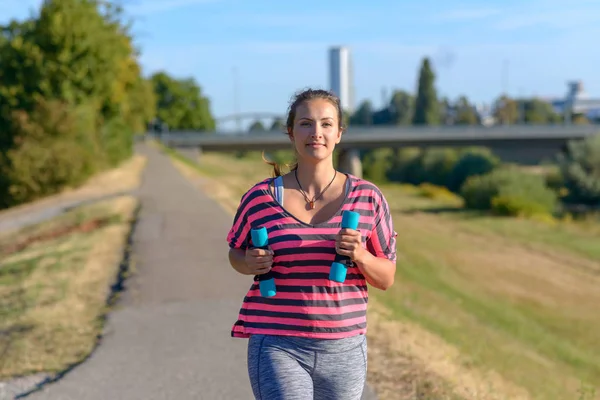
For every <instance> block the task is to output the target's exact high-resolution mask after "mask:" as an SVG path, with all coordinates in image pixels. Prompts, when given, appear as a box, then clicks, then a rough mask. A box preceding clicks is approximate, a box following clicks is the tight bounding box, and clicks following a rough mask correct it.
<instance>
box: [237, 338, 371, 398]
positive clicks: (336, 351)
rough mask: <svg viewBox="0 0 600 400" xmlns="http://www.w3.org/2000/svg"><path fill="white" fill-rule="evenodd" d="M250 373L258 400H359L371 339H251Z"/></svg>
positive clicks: (249, 342) (253, 389) (249, 353)
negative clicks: (368, 343)
mask: <svg viewBox="0 0 600 400" xmlns="http://www.w3.org/2000/svg"><path fill="white" fill-rule="evenodd" d="M248 373H249V376H250V383H251V384H252V391H253V392H254V397H255V398H256V400H310V399H315V400H320V399H327V400H336V399H339V400H360V398H361V396H362V392H363V388H364V386H365V380H366V375H367V339H366V336H364V335H358V336H354V337H350V338H347V339H335V340H331V339H309V338H301V337H289V336H270V335H252V336H251V337H250V339H249V341H248Z"/></svg>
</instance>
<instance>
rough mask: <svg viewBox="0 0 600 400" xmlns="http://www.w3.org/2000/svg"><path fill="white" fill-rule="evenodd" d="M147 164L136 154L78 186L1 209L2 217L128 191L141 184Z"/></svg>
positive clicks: (15, 215)
mask: <svg viewBox="0 0 600 400" xmlns="http://www.w3.org/2000/svg"><path fill="white" fill-rule="evenodd" d="M145 166H146V157H144V156H142V155H138V154H136V155H134V156H133V157H132V158H131V159H129V160H127V161H125V162H124V163H122V164H121V165H120V166H119V167H117V168H113V169H110V170H107V171H104V172H102V173H100V174H98V175H95V176H93V177H91V178H90V179H89V180H88V181H87V182H86V183H84V184H83V185H81V186H79V187H77V188H67V189H65V190H63V191H62V192H60V193H57V194H55V195H51V196H48V197H45V198H43V199H40V200H36V201H33V202H30V203H26V204H21V205H19V206H16V207H11V208H8V209H4V210H0V218H13V217H18V216H20V215H25V214H28V213H30V212H35V211H38V210H42V209H44V208H46V207H49V206H53V205H55V204H60V203H63V202H67V201H77V200H84V199H91V198H97V197H101V196H107V195H111V194H117V193H123V192H126V191H128V190H131V189H134V188H136V187H138V186H139V184H140V180H141V173H142V171H143V170H144V167H145Z"/></svg>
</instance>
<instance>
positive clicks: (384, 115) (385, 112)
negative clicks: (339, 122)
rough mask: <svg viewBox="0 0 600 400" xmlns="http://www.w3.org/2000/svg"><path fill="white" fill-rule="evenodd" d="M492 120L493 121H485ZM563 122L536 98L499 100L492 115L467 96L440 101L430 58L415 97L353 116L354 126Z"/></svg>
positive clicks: (366, 105) (398, 97)
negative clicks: (481, 110)
mask: <svg viewBox="0 0 600 400" xmlns="http://www.w3.org/2000/svg"><path fill="white" fill-rule="evenodd" d="M487 117H489V118H490V119H492V121H484V118H487ZM562 120H563V115H561V114H558V113H557V112H556V111H555V110H554V108H553V107H552V105H551V104H549V103H548V102H545V101H543V100H540V99H537V98H523V99H513V98H510V97H508V96H504V95H503V96H500V97H499V98H498V99H497V100H496V101H495V102H494V105H493V107H492V110H490V112H489V115H486V113H483V112H478V110H477V109H476V107H475V105H474V104H472V103H471V102H469V100H468V99H467V97H466V96H460V97H459V98H458V99H457V100H456V101H450V100H449V99H448V98H445V97H444V98H441V99H440V98H439V97H438V94H437V90H436V87H435V74H434V72H433V70H432V66H431V63H430V61H429V59H428V58H424V59H423V61H422V64H421V68H420V71H419V78H418V82H417V93H416V96H415V95H412V94H411V93H409V92H407V91H404V90H396V91H394V92H393V93H392V95H391V98H390V100H389V103H388V104H386V105H385V106H384V107H382V108H381V109H378V110H376V109H375V108H374V107H373V104H372V103H371V102H370V101H369V100H365V101H363V102H362V103H361V104H360V105H359V106H358V108H357V110H356V111H355V112H354V113H353V114H352V115H351V116H350V119H349V122H350V124H351V125H440V124H443V125H476V124H485V123H502V124H516V123H532V124H552V123H559V122H561V121H562ZM573 121H574V122H575V123H585V122H587V121H586V118H585V116H583V115H575V116H574V118H573Z"/></svg>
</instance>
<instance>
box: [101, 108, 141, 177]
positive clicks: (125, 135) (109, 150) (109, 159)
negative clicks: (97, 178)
mask: <svg viewBox="0 0 600 400" xmlns="http://www.w3.org/2000/svg"><path fill="white" fill-rule="evenodd" d="M102 147H103V150H104V157H105V160H106V163H107V164H108V165H109V166H111V167H115V166H117V165H119V164H120V163H121V162H122V161H124V160H126V159H128V158H130V157H131V156H132V154H133V131H131V130H130V128H129V127H128V126H127V124H126V123H125V121H124V120H123V119H122V118H120V117H115V118H113V119H111V120H110V121H108V122H107V123H106V124H105V125H104V126H103V127H102Z"/></svg>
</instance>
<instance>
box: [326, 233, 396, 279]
mask: <svg viewBox="0 0 600 400" xmlns="http://www.w3.org/2000/svg"><path fill="white" fill-rule="evenodd" d="M336 252H337V253H338V254H341V255H344V256H348V257H350V259H351V260H352V261H354V262H355V263H356V265H357V266H358V269H360V272H362V274H363V275H364V276H365V278H366V280H367V282H368V283H369V284H371V285H372V286H374V287H376V288H377V289H381V290H387V289H388V288H390V286H392V285H393V284H394V276H395V275H396V263H395V262H393V261H391V260H388V259H387V258H384V257H377V256H375V255H374V254H373V253H371V252H370V251H369V250H368V249H366V248H364V247H363V246H362V239H361V233H360V232H359V231H356V230H353V229H342V230H340V232H339V234H338V237H337V239H336Z"/></svg>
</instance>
